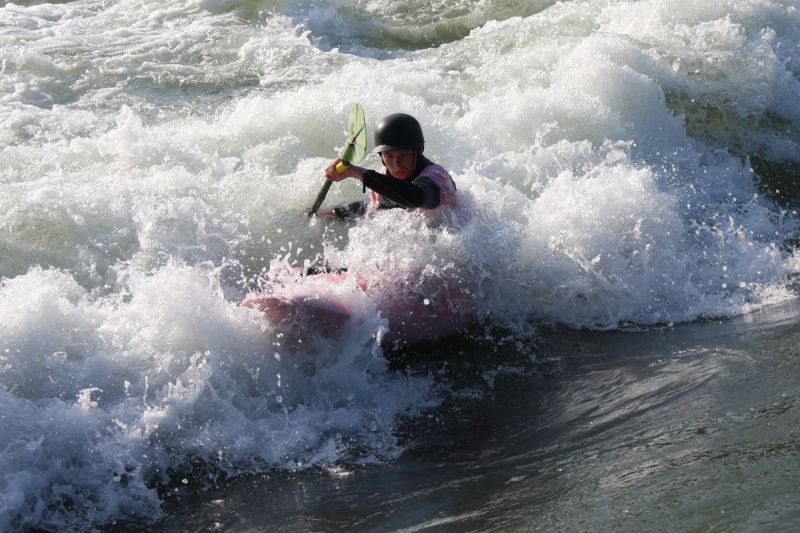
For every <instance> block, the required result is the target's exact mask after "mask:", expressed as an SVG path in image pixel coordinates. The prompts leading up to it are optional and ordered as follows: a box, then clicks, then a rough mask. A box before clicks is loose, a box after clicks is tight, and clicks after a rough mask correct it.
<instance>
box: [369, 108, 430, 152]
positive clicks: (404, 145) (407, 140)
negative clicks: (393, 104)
mask: <svg viewBox="0 0 800 533" xmlns="http://www.w3.org/2000/svg"><path fill="white" fill-rule="evenodd" d="M424 145H425V137H423V136H422V126H420V125H419V122H417V119H415V118H414V117H412V116H411V115H406V114H405V113H394V114H392V115H389V116H386V117H383V120H381V121H380V122H379V123H378V127H377V128H375V151H376V152H378V153H380V152H385V151H386V150H406V149H409V148H415V149H419V151H420V152H422V148H423V147H424Z"/></svg>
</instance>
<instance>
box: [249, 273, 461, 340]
mask: <svg viewBox="0 0 800 533" xmlns="http://www.w3.org/2000/svg"><path fill="white" fill-rule="evenodd" d="M348 289H349V292H348ZM355 291H359V292H361V293H363V295H366V297H367V298H368V299H369V300H370V301H371V302H372V304H373V305H374V307H375V309H377V310H378V311H379V312H380V314H381V316H382V317H383V318H385V319H386V320H387V321H388V323H389V331H388V333H387V334H386V335H384V337H383V338H382V342H383V344H384V345H391V344H394V343H398V342H399V343H409V344H414V343H418V342H425V341H432V340H436V339H440V338H443V337H447V336H449V335H452V334H454V333H457V332H458V331H459V330H461V329H464V328H467V327H469V326H471V325H473V324H474V323H475V321H476V312H475V302H474V299H473V298H472V297H471V296H470V294H469V292H468V291H467V290H465V289H463V288H462V287H460V285H459V284H458V283H455V282H450V283H447V282H443V281H442V280H441V279H438V278H437V279H435V280H425V281H421V280H416V281H415V282H413V283H410V282H408V281H404V282H402V283H398V282H393V283H390V284H387V283H386V282H382V281H377V282H373V283H370V282H368V281H367V280H366V279H364V278H362V277H360V276H358V277H353V275H352V274H349V273H324V274H317V275H314V276H305V277H302V278H300V279H299V280H298V281H297V283H292V284H290V285H287V286H280V287H276V288H275V289H274V290H273V291H272V292H271V293H269V294H264V295H252V296H249V297H247V298H245V300H244V301H243V302H242V304H241V305H242V307H247V308H252V309H258V310H259V311H262V312H263V313H264V314H265V315H266V317H267V319H268V320H269V321H270V322H272V323H274V324H282V325H292V324H298V325H300V326H302V327H305V328H307V329H308V331H309V334H311V333H310V332H311V331H312V330H313V331H314V332H316V333H318V334H320V335H322V336H325V337H335V336H337V335H338V334H339V333H340V332H341V330H342V328H344V327H346V324H347V323H348V322H349V321H350V320H351V319H352V318H353V315H354V313H356V312H357V311H356V309H355V307H356V306H355V305H354V299H353V294H352V293H353V292H355Z"/></svg>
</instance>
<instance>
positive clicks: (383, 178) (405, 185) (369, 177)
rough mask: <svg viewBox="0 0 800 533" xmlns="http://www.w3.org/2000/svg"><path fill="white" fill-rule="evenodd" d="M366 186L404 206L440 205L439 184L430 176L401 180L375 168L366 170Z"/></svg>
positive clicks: (426, 206) (363, 179) (431, 207)
mask: <svg viewBox="0 0 800 533" xmlns="http://www.w3.org/2000/svg"><path fill="white" fill-rule="evenodd" d="M362 182H363V183H364V186H365V187H367V188H369V189H372V190H373V191H375V192H377V193H378V194H380V195H381V196H383V197H385V198H388V199H389V200H391V201H392V202H394V203H395V204H398V205H399V206H402V207H422V208H423V209H433V208H435V207H438V206H439V202H440V198H439V186H438V185H436V182H435V181H433V180H432V179H431V178H429V177H428V176H419V177H418V178H415V179H414V180H413V181H407V180H399V179H396V178H393V177H391V176H387V175H385V174H381V173H379V172H375V171H374V170H368V171H366V172H364V177H363V178H362Z"/></svg>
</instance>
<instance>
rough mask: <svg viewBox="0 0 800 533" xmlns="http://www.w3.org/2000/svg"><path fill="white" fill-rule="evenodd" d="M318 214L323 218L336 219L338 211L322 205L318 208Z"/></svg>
mask: <svg viewBox="0 0 800 533" xmlns="http://www.w3.org/2000/svg"><path fill="white" fill-rule="evenodd" d="M317 216H318V217H320V218H321V219H323V220H336V213H335V212H334V211H333V209H329V208H327V207H320V208H319V209H317Z"/></svg>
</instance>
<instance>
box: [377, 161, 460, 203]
mask: <svg viewBox="0 0 800 533" xmlns="http://www.w3.org/2000/svg"><path fill="white" fill-rule="evenodd" d="M381 172H382V173H384V174H385V173H386V172H387V171H386V167H384V168H382V169H381ZM422 176H427V177H429V178H430V179H432V180H433V182H434V183H435V184H436V185H438V186H439V205H438V206H437V207H435V208H433V209H422V208H420V210H421V211H426V212H427V211H436V210H437V209H441V208H442V207H445V206H447V207H455V206H457V205H458V196H457V195H456V184H455V182H454V181H453V178H452V177H450V174H449V173H448V172H447V171H446V170H445V169H444V167H443V166H441V165H437V164H436V163H432V164H430V165H428V166H427V167H425V168H423V169H422V171H421V172H420V173H419V176H417V177H416V178H414V179H412V180H411V181H412V182H413V181H414V180H415V179H417V178H421V177H422ZM380 201H381V195H380V194H378V193H377V192H375V191H370V195H369V208H368V211H371V212H374V211H376V210H377V209H378V206H379V205H380Z"/></svg>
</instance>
